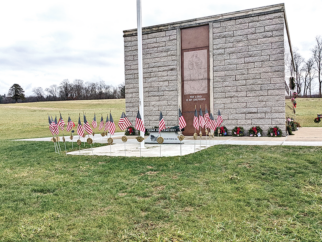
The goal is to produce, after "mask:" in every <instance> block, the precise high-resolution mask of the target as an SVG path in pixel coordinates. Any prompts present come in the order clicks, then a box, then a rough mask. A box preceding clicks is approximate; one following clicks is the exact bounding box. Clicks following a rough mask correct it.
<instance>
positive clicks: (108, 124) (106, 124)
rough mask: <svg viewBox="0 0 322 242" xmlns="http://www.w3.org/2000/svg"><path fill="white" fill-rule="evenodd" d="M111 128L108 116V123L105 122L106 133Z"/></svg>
mask: <svg viewBox="0 0 322 242" xmlns="http://www.w3.org/2000/svg"><path fill="white" fill-rule="evenodd" d="M109 128H110V121H108V115H107V116H106V121H105V128H104V131H105V132H106V131H107V130H108V129H109Z"/></svg>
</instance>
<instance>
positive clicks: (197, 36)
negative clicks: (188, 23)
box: [181, 25, 210, 135]
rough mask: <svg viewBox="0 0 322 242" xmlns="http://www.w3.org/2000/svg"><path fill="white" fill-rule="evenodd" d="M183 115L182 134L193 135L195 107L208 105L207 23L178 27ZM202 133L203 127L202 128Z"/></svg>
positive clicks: (203, 110)
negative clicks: (192, 26) (183, 129)
mask: <svg viewBox="0 0 322 242" xmlns="http://www.w3.org/2000/svg"><path fill="white" fill-rule="evenodd" d="M181 60H182V61H181V63H182V66H181V70H182V73H181V77H182V79H181V80H182V82H181V83H182V86H181V97H182V114H183V116H184V118H185V120H186V122H187V126H186V128H185V131H184V132H183V133H184V135H193V133H194V132H195V129H194V127H193V116H194V111H195V106H196V107H197V111H198V115H199V110H200V106H201V109H202V112H203V114H204V112H205V106H206V105H207V109H208V111H209V108H210V76H209V25H205V26H200V27H194V28H188V29H182V30H181ZM202 132H203V133H204V130H202Z"/></svg>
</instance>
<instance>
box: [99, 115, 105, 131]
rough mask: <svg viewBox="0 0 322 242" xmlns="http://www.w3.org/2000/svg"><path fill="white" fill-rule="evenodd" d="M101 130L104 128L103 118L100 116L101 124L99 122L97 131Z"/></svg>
mask: <svg viewBox="0 0 322 242" xmlns="http://www.w3.org/2000/svg"><path fill="white" fill-rule="evenodd" d="M102 128H104V120H103V116H101V122H100V126H99V128H98V130H101V129H102Z"/></svg>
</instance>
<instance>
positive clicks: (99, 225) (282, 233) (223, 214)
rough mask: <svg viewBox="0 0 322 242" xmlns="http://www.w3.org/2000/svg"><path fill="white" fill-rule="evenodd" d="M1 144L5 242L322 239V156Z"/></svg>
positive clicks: (234, 149) (304, 151)
mask: <svg viewBox="0 0 322 242" xmlns="http://www.w3.org/2000/svg"><path fill="white" fill-rule="evenodd" d="M0 145H1V153H0V240H1V241H321V240H322V222H321V221H322V196H321V195H322V193H321V191H322V175H321V171H322V163H321V160H322V148H317V147H281V146H279V147H271V146H267V147H262V146H251V147H245V146H215V147H212V148H209V149H207V150H203V151H201V152H198V153H195V154H193V155H189V156H185V157H182V158H181V160H179V158H178V157H174V158H113V157H112V158H110V157H86V156H80V157H74V156H65V155H61V156H59V155H56V154H55V153H53V152H52V151H53V147H52V143H47V142H42V143H41V142H13V141H3V142H1V144H0Z"/></svg>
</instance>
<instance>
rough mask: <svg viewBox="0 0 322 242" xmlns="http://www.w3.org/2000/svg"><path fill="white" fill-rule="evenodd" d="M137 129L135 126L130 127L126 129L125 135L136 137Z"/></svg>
mask: <svg viewBox="0 0 322 242" xmlns="http://www.w3.org/2000/svg"><path fill="white" fill-rule="evenodd" d="M135 134H136V129H135V128H134V127H133V126H130V127H128V128H127V129H126V131H125V135H135Z"/></svg>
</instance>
